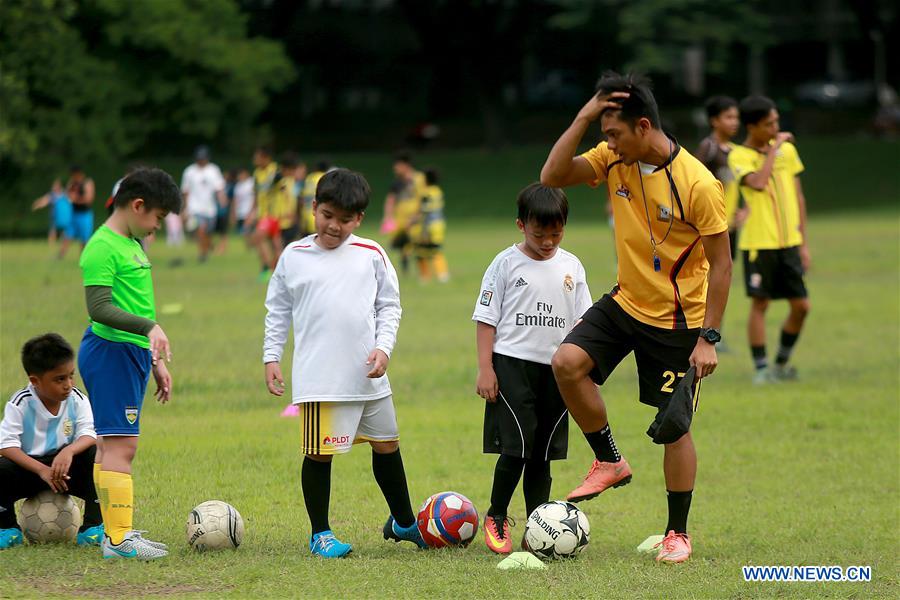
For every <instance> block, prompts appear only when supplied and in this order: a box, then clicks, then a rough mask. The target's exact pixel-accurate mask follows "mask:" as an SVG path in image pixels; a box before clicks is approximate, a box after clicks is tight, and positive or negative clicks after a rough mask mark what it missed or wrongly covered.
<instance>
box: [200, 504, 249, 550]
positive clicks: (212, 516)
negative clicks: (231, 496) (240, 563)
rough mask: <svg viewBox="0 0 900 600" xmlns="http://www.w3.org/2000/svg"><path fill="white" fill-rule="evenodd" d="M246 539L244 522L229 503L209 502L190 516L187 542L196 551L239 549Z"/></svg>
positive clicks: (201, 505)
mask: <svg viewBox="0 0 900 600" xmlns="http://www.w3.org/2000/svg"><path fill="white" fill-rule="evenodd" d="M243 539H244V520H243V519H242V518H241V514H240V513H239V512H238V511H237V509H235V508H234V507H233V506H231V505H230V504H228V503H227V502H222V501H220V500H208V501H206V502H204V503H203V504H198V505H197V506H195V507H194V510H192V511H191V514H189V515H188V520H187V541H188V545H189V546H190V547H191V548H193V549H194V550H198V551H201V552H202V551H205V550H224V549H227V548H237V547H238V546H240V545H241V542H242V541H243Z"/></svg>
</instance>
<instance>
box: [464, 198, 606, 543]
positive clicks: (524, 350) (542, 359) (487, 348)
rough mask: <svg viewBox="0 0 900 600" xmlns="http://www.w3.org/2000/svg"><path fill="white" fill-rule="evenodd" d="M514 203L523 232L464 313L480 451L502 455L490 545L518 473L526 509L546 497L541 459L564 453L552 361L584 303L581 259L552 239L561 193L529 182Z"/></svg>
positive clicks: (560, 219) (487, 535) (563, 213)
mask: <svg viewBox="0 0 900 600" xmlns="http://www.w3.org/2000/svg"><path fill="white" fill-rule="evenodd" d="M518 206H519V212H518V218H517V219H516V225H518V227H519V231H521V232H522V233H523V234H524V235H525V239H524V241H522V242H519V243H518V244H515V245H513V246H511V247H509V248H507V249H506V250H504V251H502V252H501V253H500V254H498V255H497V257H496V258H494V260H493V262H492V263H491V265H490V266H489V267H488V269H487V272H485V274H484V280H483V281H482V284H481V293H480V295H479V297H478V301H477V302H476V304H475V314H474V315H473V316H472V320H474V321H475V322H476V338H477V345H478V381H477V383H476V388H477V389H476V391H477V393H478V395H479V396H481V397H482V398H484V399H485V400H486V401H487V403H486V405H485V411H484V452H485V453H486V454H499V455H500V457H499V458H498V459H497V465H496V467H495V468H494V483H493V488H492V489H491V507H490V509H489V510H488V513H487V516H486V517H485V519H484V539H485V543H486V544H487V547H488V548H489V549H490V550H491V551H493V552H496V553H498V554H507V553H509V552H511V551H512V542H511V540H510V538H509V519H508V518H507V508H508V506H509V501H510V498H512V495H513V492H514V491H515V489H516V486H517V485H518V483H519V478H520V477H522V478H523V481H522V491H523V492H524V494H525V507H526V510H527V513H526V516H527V515H529V514H531V511H533V510H534V509H535V508H537V507H538V506H540V505H541V504H543V503H544V502H547V500H549V498H550V483H551V478H550V462H549V461H551V460H559V459H564V458H565V457H566V451H567V450H568V437H569V413H568V411H567V410H566V405H565V403H564V402H563V399H562V396H560V393H559V388H558V387H557V385H556V379H554V377H553V370H552V369H551V367H550V361H551V359H552V358H553V353H554V352H555V351H556V349H557V347H559V344H560V342H562V341H563V338H565V336H566V334H567V333H569V331H570V330H571V329H572V327H573V326H574V325H575V323H576V321H577V320H578V319H579V317H581V315H582V314H583V313H584V311H586V310H587V309H588V308H590V306H591V304H592V301H591V294H590V291H589V290H588V286H587V281H586V279H585V273H584V267H583V266H582V265H581V261H579V260H578V258H577V257H576V256H575V255H574V254H572V253H570V252H566V251H565V250H563V249H562V248H560V247H559V244H560V242H561V241H562V238H563V229H564V227H565V225H566V219H567V218H568V214H569V204H568V200H567V199H566V195H565V193H564V192H563V191H562V190H560V189H557V188H551V187H546V186H543V185H541V184H539V183H533V184H531V185H529V186H528V187H526V188H525V189H524V190H522V191H521V192H520V193H519V199H518ZM523 471H524V476H523Z"/></svg>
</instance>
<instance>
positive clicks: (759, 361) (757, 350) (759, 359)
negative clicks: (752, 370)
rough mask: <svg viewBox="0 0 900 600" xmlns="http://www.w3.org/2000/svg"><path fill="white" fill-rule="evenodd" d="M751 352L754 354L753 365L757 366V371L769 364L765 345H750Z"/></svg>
mask: <svg viewBox="0 0 900 600" xmlns="http://www.w3.org/2000/svg"><path fill="white" fill-rule="evenodd" d="M750 354H751V355H753V366H754V367H756V370H757V371H759V370H760V369H765V368H766V367H768V366H769V359H767V358H766V347H765V346H750Z"/></svg>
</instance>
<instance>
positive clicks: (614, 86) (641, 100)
mask: <svg viewBox="0 0 900 600" xmlns="http://www.w3.org/2000/svg"><path fill="white" fill-rule="evenodd" d="M652 85H653V84H652V83H651V81H650V79H649V78H648V77H645V76H643V75H638V74H636V73H627V74H625V75H620V74H619V73H616V72H615V71H604V73H603V75H601V76H600V80H599V81H597V90H596V91H597V94H598V95H601V96H607V95H609V94H612V93H613V92H627V93H628V94H629V96H628V98H624V99H617V100H616V101H615V102H616V103H617V104H619V105H620V106H621V107H622V108H621V109H619V118H620V119H622V120H623V121H625V122H626V123H628V124H629V125H631V126H632V127H634V125H635V123H637V121H638V119H642V118H646V119H647V120H649V121H650V124H651V125H652V126H653V127H654V129H659V128H660V120H659V107H658V106H657V105H656V98H654V97H653V92H652V91H651V87H652ZM615 110H617V109H614V108H607V109H605V110H604V111H603V112H602V113H600V115H601V116H602V115H603V114H604V113H606V112H609V111H615Z"/></svg>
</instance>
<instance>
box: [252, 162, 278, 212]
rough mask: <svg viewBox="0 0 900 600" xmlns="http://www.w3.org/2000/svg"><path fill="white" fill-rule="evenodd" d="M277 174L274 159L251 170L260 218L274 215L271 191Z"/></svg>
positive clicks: (276, 165)
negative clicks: (263, 165)
mask: <svg viewBox="0 0 900 600" xmlns="http://www.w3.org/2000/svg"><path fill="white" fill-rule="evenodd" d="M277 174H278V164H277V163H276V162H274V161H273V162H270V163H269V164H267V165H266V166H265V167H257V168H256V169H255V170H254V171H253V191H254V193H255V194H256V210H257V216H258V217H259V218H260V219H262V218H265V217H268V216H275V215H274V213H273V210H272V203H273V198H272V192H273V186H274V184H275V177H276V175H277Z"/></svg>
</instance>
